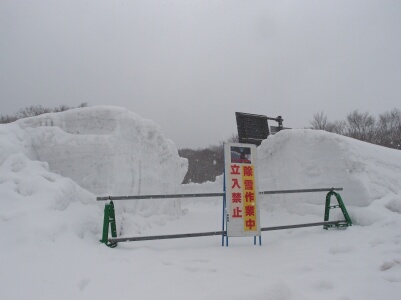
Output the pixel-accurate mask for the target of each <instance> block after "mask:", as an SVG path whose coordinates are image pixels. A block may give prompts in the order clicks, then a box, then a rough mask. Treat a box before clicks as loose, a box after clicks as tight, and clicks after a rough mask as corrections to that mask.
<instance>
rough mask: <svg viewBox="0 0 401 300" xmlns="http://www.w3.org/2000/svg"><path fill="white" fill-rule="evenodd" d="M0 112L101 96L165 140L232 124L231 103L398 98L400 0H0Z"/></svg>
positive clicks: (379, 106)
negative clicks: (149, 123) (151, 124)
mask: <svg viewBox="0 0 401 300" xmlns="http://www.w3.org/2000/svg"><path fill="white" fill-rule="evenodd" d="M0 101H1V102H0V103H1V114H11V113H14V112H17V111H18V110H19V109H20V108H24V107H26V106H30V105H39V104H40V105H42V106H46V107H54V106H59V105H60V104H66V105H69V106H76V105H78V104H80V103H82V102H88V104H89V105H90V106H94V105H99V104H107V105H116V106H122V107H126V108H128V109H129V110H132V111H134V112H136V113H138V114H139V115H141V116H142V117H145V118H150V119H152V120H154V121H155V122H156V123H157V124H159V125H160V126H161V127H162V129H163V132H164V134H165V135H166V136H167V137H168V138H170V139H172V140H173V141H174V142H175V143H176V145H177V147H178V148H183V147H190V148H197V147H207V146H208V145H211V144H216V143H218V142H219V141H220V140H224V139H226V138H227V137H229V136H230V135H231V134H233V133H235V132H236V123H235V112H236V111H240V112H248V113H255V114H263V115H267V116H271V117H276V116H278V115H282V116H283V118H284V125H285V126H288V127H298V128H303V127H306V126H309V121H310V120H311V119H312V117H313V114H314V113H316V112H319V111H324V112H325V113H326V114H327V115H328V117H329V119H331V120H335V119H344V118H345V116H346V114H347V113H349V112H351V111H352V110H354V109H359V110H360V111H362V112H365V111H368V112H370V113H372V114H375V115H377V114H379V113H382V112H384V111H388V110H391V109H392V108H394V107H397V108H399V109H401V105H400V104H401V1H400V0H393V1H387V0H377V1H368V0H360V1H359V0H358V1H357V0H344V1H339V0H337V1H323V0H316V1H300V0H294V1H283V0H279V1H267V0H261V1H257V0H255V1H245V0H243V1H239V0H225V1H221V0H214V1H211V0H199V1H196V0H190V1H189V0H182V1H178V0H170V1H161V0H160V1H156V0H155V1H151V0H143V1H135V0H121V1H120V0H114V1H109V0H65V1H53V0H36V1H35V0H32V1H28V0H1V1H0Z"/></svg>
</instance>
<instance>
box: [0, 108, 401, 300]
mask: <svg viewBox="0 0 401 300" xmlns="http://www.w3.org/2000/svg"><path fill="white" fill-rule="evenodd" d="M258 159H259V165H258V168H259V169H258V171H259V187H260V189H261V190H276V189H298V188H319V187H332V186H334V187H344V191H343V192H341V195H342V198H343V200H344V202H345V204H346V206H347V209H348V212H349V214H350V216H351V219H352V220H353V222H354V225H353V226H352V227H350V228H347V229H345V230H335V229H333V230H327V231H326V230H323V229H322V228H321V227H310V228H301V229H291V230H283V231H275V232H264V233H263V234H262V243H263V245H262V246H261V247H260V246H254V245H253V239H252V238H230V246H229V247H221V237H219V236H214V237H202V238H191V239H176V240H159V241H147V242H132V243H120V244H119V245H118V247H117V248H114V249H111V248H108V247H106V246H105V245H103V244H101V243H99V239H100V238H101V230H102V222H103V207H104V203H98V202H96V201H95V198H96V196H104V195H127V194H133V195H136V194H148V193H159V192H165V193H173V192H179V191H182V192H216V191H217V192H220V191H222V188H223V187H222V178H221V177H220V178H218V179H217V180H216V182H214V183H206V184H201V185H199V184H191V185H186V186H180V182H181V180H182V178H183V176H184V174H185V171H186V167H187V162H186V161H185V160H184V159H180V158H179V157H178V154H177V149H176V148H175V146H174V144H173V143H172V142H171V141H168V140H166V139H165V138H164V137H163V134H162V133H161V130H160V128H158V127H157V125H155V124H154V123H153V122H152V121H149V120H144V119H142V118H141V117H139V116H137V115H136V114H134V113H131V112H128V111H126V110H124V109H119V108H113V107H93V108H83V109H77V110H71V111H68V112H64V113H58V114H47V115H43V116H39V117H36V118H30V119H25V120H20V121H17V122H15V123H13V124H7V125H0V194H1V197H0V236H1V238H2V241H3V242H2V243H1V245H0V283H1V297H0V298H1V299H133V298H136V299H256V300H257V299H400V297H401V296H400V295H401V175H400V174H401V152H400V151H397V150H391V149H386V148H382V147H379V146H375V145H370V144H366V143H363V142H359V141H356V140H352V139H349V138H346V137H342V136H338V135H334V134H330V133H326V132H320V131H311V130H288V131H283V132H280V133H278V134H277V135H275V136H273V137H269V138H268V139H267V140H266V141H264V142H263V144H262V145H261V146H260V147H259V148H258ZM333 199H334V198H333ZM324 200H325V193H313V194H297V195H274V196H273V195H272V196H264V197H262V198H261V199H260V201H261V209H262V211H261V225H262V226H263V227H267V226H275V225H286V224H297V223H307V222H319V221H322V220H323V209H324ZM115 206H116V210H117V212H116V213H117V230H118V233H119V234H120V235H123V236H139V235H159V234H169V233H187V232H202V231H211V230H221V223H222V207H221V199H219V198H204V199H182V200H148V201H136V202H135V201H131V202H129V201H120V202H119V201H116V202H115ZM332 218H333V219H338V218H340V214H339V213H337V214H336V213H332Z"/></svg>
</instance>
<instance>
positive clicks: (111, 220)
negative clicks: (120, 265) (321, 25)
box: [100, 201, 117, 248]
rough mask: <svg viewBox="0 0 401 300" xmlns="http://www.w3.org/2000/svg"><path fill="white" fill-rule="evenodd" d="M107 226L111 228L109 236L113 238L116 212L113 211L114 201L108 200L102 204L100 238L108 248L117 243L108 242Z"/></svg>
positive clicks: (115, 229) (115, 231) (115, 227)
mask: <svg viewBox="0 0 401 300" xmlns="http://www.w3.org/2000/svg"><path fill="white" fill-rule="evenodd" d="M109 226H110V229H111V236H112V237H113V238H116V237H117V226H116V214H115V211H114V203H113V201H110V202H109V203H106V205H105V206H104V219H103V235H102V239H101V240H100V242H101V243H104V244H106V246H108V247H110V248H114V247H116V246H117V243H110V242H109Z"/></svg>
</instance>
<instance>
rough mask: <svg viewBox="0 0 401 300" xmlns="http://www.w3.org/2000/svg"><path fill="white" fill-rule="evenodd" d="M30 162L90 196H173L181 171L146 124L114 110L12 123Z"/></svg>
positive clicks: (170, 149) (171, 150)
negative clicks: (42, 165) (44, 164)
mask: <svg viewBox="0 0 401 300" xmlns="http://www.w3.org/2000/svg"><path fill="white" fill-rule="evenodd" d="M18 124H19V126H20V127H21V128H22V129H23V131H24V133H25V135H26V137H28V141H27V142H28V149H27V151H26V152H27V154H28V156H29V157H30V158H32V159H35V160H40V161H46V162H48V163H49V166H50V169H51V170H52V171H54V172H56V173H58V174H61V175H63V176H66V177H69V178H72V179H73V180H74V181H75V182H77V183H78V184H79V185H80V186H82V187H83V188H85V189H87V190H88V191H91V192H92V193H94V194H96V195H140V194H146V193H152V192H174V191H176V189H177V188H178V187H179V185H180V184H181V182H182V180H183V177H184V176H185V173H186V171H187V162H186V160H185V159H182V158H180V157H179V156H178V152H177V149H176V148H175V145H174V144H173V142H172V141H170V140H167V139H165V138H164V136H163V135H162V133H161V129H160V128H159V127H158V126H157V125H156V124H155V123H154V122H153V121H151V120H146V119H142V118H141V117H139V116H138V115H137V114H135V113H132V112H130V111H128V110H126V109H122V108H116V107H107V106H100V107H88V108H80V109H74V110H69V111H66V112H63V113H53V114H45V115H41V116H38V117H34V118H28V119H22V120H19V121H18Z"/></svg>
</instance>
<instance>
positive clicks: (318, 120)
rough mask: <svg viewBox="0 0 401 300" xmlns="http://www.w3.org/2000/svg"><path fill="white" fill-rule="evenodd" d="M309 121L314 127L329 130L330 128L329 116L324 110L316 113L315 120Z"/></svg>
mask: <svg viewBox="0 0 401 300" xmlns="http://www.w3.org/2000/svg"><path fill="white" fill-rule="evenodd" d="M309 123H310V124H311V125H312V128H313V129H318V130H319V129H320V130H327V128H328V121H327V116H326V115H325V114H324V113H323V111H321V112H318V113H316V114H314V115H313V120H312V121H310V122H309Z"/></svg>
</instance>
